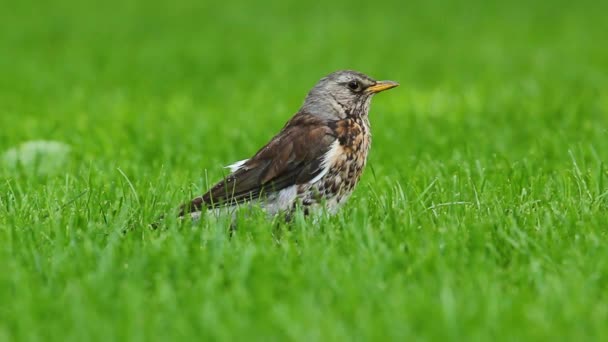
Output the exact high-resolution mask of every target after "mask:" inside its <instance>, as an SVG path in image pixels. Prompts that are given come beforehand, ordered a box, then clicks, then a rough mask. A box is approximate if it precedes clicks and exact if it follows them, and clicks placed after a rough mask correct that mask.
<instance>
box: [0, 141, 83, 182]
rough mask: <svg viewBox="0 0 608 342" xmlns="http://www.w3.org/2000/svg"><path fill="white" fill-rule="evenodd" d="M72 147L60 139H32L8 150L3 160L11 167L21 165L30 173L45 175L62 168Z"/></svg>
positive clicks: (14, 167)
mask: <svg viewBox="0 0 608 342" xmlns="http://www.w3.org/2000/svg"><path fill="white" fill-rule="evenodd" d="M70 149H71V148H70V146H69V145H67V144H65V143H62V142H60V141H52V140H31V141H26V142H24V143H22V144H21V145H19V146H17V147H13V148H10V149H8V150H6V152H4V154H3V155H2V161H3V164H4V165H5V166H6V167H7V168H10V169H17V168H19V167H20V168H22V169H23V170H24V171H25V172H26V173H28V174H38V175H45V174H50V173H53V172H56V171H58V170H59V169H61V167H62V166H63V164H65V163H66V162H67V160H68V155H69V154H70Z"/></svg>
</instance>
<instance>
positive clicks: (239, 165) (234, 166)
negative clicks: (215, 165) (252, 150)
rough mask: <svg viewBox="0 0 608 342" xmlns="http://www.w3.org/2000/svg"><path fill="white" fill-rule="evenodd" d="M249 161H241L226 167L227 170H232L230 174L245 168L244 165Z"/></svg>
mask: <svg viewBox="0 0 608 342" xmlns="http://www.w3.org/2000/svg"><path fill="white" fill-rule="evenodd" d="M248 160H249V159H243V160H239V161H237V162H236V163H234V164H230V165H228V166H226V168H227V169H230V172H236V171H238V170H239V169H240V168H242V167H243V165H245V163H246V162H247V161H248Z"/></svg>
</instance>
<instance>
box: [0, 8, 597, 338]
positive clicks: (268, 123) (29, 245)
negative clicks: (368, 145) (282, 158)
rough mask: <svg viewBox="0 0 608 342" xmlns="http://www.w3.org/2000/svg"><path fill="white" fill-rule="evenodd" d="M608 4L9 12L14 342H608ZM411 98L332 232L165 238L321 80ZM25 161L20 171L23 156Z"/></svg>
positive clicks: (0, 279) (256, 221) (217, 226)
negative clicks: (349, 77) (344, 77)
mask: <svg viewBox="0 0 608 342" xmlns="http://www.w3.org/2000/svg"><path fill="white" fill-rule="evenodd" d="M607 11H608V6H606V3H605V2H599V1H597V2H592V1H582V2H570V1H557V2H556V1H548V0H547V1H544V2H543V1H540V2H535V3H532V4H531V3H528V2H524V1H514V2H506V3H504V4H488V3H487V1H474V0H471V1H467V2H439V1H433V0H431V1H419V2H415V3H414V2H402V1H391V2H378V1H376V2H374V1H358V0H348V1H346V0H338V1H335V2H328V1H326V2H324V3H320V4H314V3H310V2H302V1H299V2H293V3H289V4H287V3H284V2H280V1H276V2H245V1H242V2H241V3H238V4H235V3H230V2H226V3H218V2H210V3H208V4H205V3H204V2H203V1H194V0H192V1H190V2H189V1H187V0H182V1H176V2H166V3H163V2H158V1H110V2H108V1H106V2H105V5H101V4H94V3H93V2H91V3H87V2H82V1H75V0H60V1H55V2H34V1H21V2H18V3H11V4H8V3H6V4H4V5H3V6H2V11H0V154H1V153H5V151H7V150H9V149H11V148H14V147H16V146H19V145H20V144H22V143H24V142H27V141H32V140H53V141H58V142H62V143H64V144H67V145H69V146H70V147H71V150H70V152H69V154H67V157H65V159H61V157H60V156H57V155H47V156H44V155H43V156H41V157H39V160H38V161H37V162H33V163H30V164H26V165H14V163H11V162H10V161H8V160H5V161H4V162H2V163H0V179H1V183H0V341H20V340H26V341H50V340H58V341H65V340H73V341H109V340H129V341H149V340H163V339H165V340H234V339H239V340H244V339H249V338H255V339H256V340H268V339H271V340H299V341H309V340H319V341H327V340H384V339H391V340H411V339H416V340H446V339H447V340H458V341H461V340H479V341H488V340H511V341H522V340H535V341H536V340H581V341H588V340H601V339H607V338H608V324H607V322H608V291H606V289H607V288H608V238H607V233H608V231H607V227H608V171H607V170H608V165H607V162H608V152H607V151H608V47H607V45H606V43H605V41H606V32H608V21H607V20H606V18H605V14H606V13H607ZM344 68H353V69H357V70H360V71H363V72H365V73H368V74H370V75H372V76H374V77H376V78H381V79H393V80H397V81H399V82H401V87H399V88H397V89H394V90H391V91H390V92H387V93H383V94H381V95H379V96H377V98H376V99H374V103H373V105H372V112H371V123H372V130H373V135H374V139H373V140H374V142H373V147H372V151H371V155H370V157H369V164H368V168H367V170H366V172H365V174H364V176H363V179H362V181H361V183H360V184H359V186H358V188H357V189H356V191H355V193H354V195H353V197H352V198H351V200H350V201H349V202H348V204H347V205H346V206H345V207H344V209H343V210H342V211H341V212H340V213H339V214H338V215H337V216H335V217H331V218H328V217H323V218H322V219H321V220H320V222H318V223H316V224H315V223H313V222H311V221H310V220H306V219H304V218H302V217H301V216H298V217H297V219H296V222H295V223H294V224H293V225H292V226H291V227H285V226H283V225H279V226H278V228H277V227H276V224H274V223H273V222H269V221H267V220H266V219H265V218H264V216H263V215H261V214H260V213H259V212H255V213H253V214H252V215H249V216H246V215H241V216H240V217H239V218H238V224H239V230H238V232H237V233H236V234H235V235H234V236H232V237H230V236H229V234H228V233H227V227H228V225H229V223H230V222H229V219H228V218H220V219H219V220H211V219H209V220H206V221H204V222H202V223H201V224H199V225H194V226H192V225H188V224H186V225H179V224H178V223H177V222H175V221H174V220H173V219H171V220H169V222H168V223H167V227H165V229H161V230H156V231H152V230H149V229H147V228H146V224H147V223H149V222H152V221H154V219H155V218H156V217H157V216H158V215H160V214H162V213H166V212H170V211H171V210H174V208H175V207H176V206H177V205H178V204H179V203H181V202H182V201H184V200H186V199H188V198H190V197H191V196H192V195H194V194H199V193H201V192H202V191H203V190H204V189H205V188H206V187H207V185H208V183H209V182H213V181H215V180H217V179H218V178H220V177H221V176H222V174H224V172H225V170H224V169H223V168H222V167H223V166H224V165H227V164H229V163H231V162H233V161H236V160H239V159H243V158H246V157H248V156H249V155H251V154H252V153H253V152H255V151H256V149H257V148H259V147H260V146H261V145H262V144H264V143H265V142H266V141H267V140H268V139H269V138H270V137H271V136H272V135H273V134H275V133H276V132H277V131H278V130H279V129H280V128H281V126H282V125H283V123H284V122H285V121H286V120H287V119H288V118H289V117H290V116H291V114H292V113H294V112H295V111H296V110H297V109H298V107H299V105H300V104H301V101H302V99H303V97H304V95H305V93H306V91H308V89H309V88H310V87H311V86H312V85H313V84H314V83H315V82H316V81H317V80H318V79H319V78H320V77H322V76H324V75H325V74H327V73H329V72H331V71H334V70H337V69H344ZM23 153H26V152H23Z"/></svg>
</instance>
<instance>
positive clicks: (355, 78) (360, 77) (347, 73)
mask: <svg viewBox="0 0 608 342" xmlns="http://www.w3.org/2000/svg"><path fill="white" fill-rule="evenodd" d="M398 85H399V83H397V82H393V81H376V80H374V79H373V78H371V77H369V76H367V75H364V74H362V73H360V72H357V71H352V70H341V71H336V72H334V73H331V74H329V75H327V76H326V77H323V78H322V79H321V80H319V82H317V84H316V85H315V86H314V87H313V88H312V89H311V90H310V92H309V93H308V96H306V99H305V100H304V104H303V105H302V109H301V110H302V111H304V112H306V113H309V114H312V115H315V116H319V117H321V118H324V119H327V120H340V119H345V118H347V117H349V116H355V117H356V116H366V115H367V113H368V111H369V104H370V100H371V98H372V96H373V95H374V94H377V93H379V92H381V91H384V90H387V89H391V88H394V87H396V86H398Z"/></svg>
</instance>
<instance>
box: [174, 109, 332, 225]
mask: <svg viewBox="0 0 608 342" xmlns="http://www.w3.org/2000/svg"><path fill="white" fill-rule="evenodd" d="M335 140H336V136H335V134H334V132H333V131H332V129H331V128H329V127H328V126H327V124H326V123H325V122H324V121H322V120H320V119H318V118H316V117H314V116H312V115H308V114H304V113H298V114H296V115H295V116H294V117H293V118H292V119H291V120H290V121H289V122H288V123H287V124H286V125H285V127H284V128H283V129H282V130H281V132H280V133H279V134H278V135H276V136H275V137H274V138H273V139H272V140H271V141H270V142H269V143H268V144H267V145H266V146H264V147H262V148H261V149H260V150H259V151H258V152H257V153H256V154H255V155H254V156H253V157H252V158H251V159H249V160H248V161H247V162H246V163H245V164H244V165H243V166H242V167H241V168H239V169H238V170H237V171H235V172H233V173H231V174H230V175H228V176H227V177H226V178H224V179H223V180H222V181H220V182H219V183H217V184H216V185H215V186H213V187H212V188H211V189H210V190H209V191H208V192H207V193H205V194H204V195H203V196H200V197H197V198H195V199H193V200H192V201H191V202H190V203H189V204H185V205H183V206H182V207H181V210H180V213H179V216H183V215H184V214H186V213H190V212H193V211H200V210H202V208H203V207H207V208H215V207H220V206H225V205H233V204H238V203H242V202H246V201H250V200H254V199H257V198H259V197H261V196H264V194H266V193H269V192H275V191H279V190H281V189H284V188H286V187H288V186H291V185H294V184H301V183H305V182H308V181H310V180H311V179H313V178H314V177H315V176H317V175H318V174H319V173H320V172H321V171H322V166H321V164H322V162H323V157H324V156H325V153H326V152H327V151H328V150H329V148H330V146H331V144H332V143H333V142H334V141H335Z"/></svg>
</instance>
